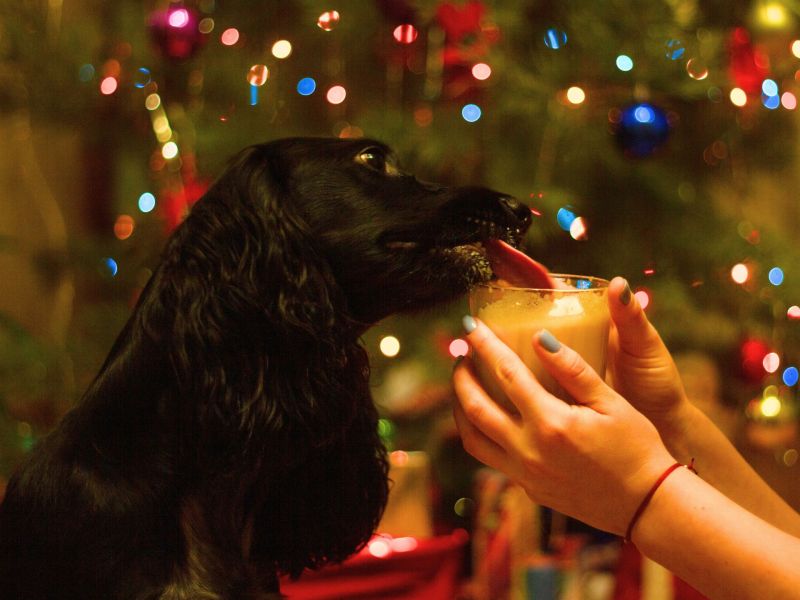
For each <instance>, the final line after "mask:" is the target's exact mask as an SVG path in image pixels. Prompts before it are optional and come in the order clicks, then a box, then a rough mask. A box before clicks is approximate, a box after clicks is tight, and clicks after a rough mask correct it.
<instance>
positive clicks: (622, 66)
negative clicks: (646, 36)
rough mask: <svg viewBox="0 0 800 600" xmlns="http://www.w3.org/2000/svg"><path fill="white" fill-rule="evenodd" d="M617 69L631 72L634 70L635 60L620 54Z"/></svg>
mask: <svg viewBox="0 0 800 600" xmlns="http://www.w3.org/2000/svg"><path fill="white" fill-rule="evenodd" d="M617 68H618V69H619V70H620V71H626V72H627V71H630V70H631V69H633V59H632V58H631V57H630V56H628V55H627V54H620V55H619V56H618V57H617Z"/></svg>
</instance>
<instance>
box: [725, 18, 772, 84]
mask: <svg viewBox="0 0 800 600" xmlns="http://www.w3.org/2000/svg"><path fill="white" fill-rule="evenodd" d="M728 52H729V54H730V66H729V73H730V76H731V79H732V80H733V83H734V85H735V86H736V87H739V88H741V89H743V90H744V91H745V92H746V93H747V94H748V95H760V94H761V84H762V82H763V81H764V80H765V79H766V78H767V77H769V57H768V56H767V55H766V53H765V52H764V51H763V50H761V49H760V48H758V47H757V46H754V45H753V43H752V41H751V39H750V34H749V33H747V30H746V29H745V28H744V27H737V28H736V29H734V30H733V32H732V33H731V36H730V38H729V40H728Z"/></svg>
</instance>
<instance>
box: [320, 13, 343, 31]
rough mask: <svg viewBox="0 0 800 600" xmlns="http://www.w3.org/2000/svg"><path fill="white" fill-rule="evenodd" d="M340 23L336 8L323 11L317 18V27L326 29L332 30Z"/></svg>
mask: <svg viewBox="0 0 800 600" xmlns="http://www.w3.org/2000/svg"><path fill="white" fill-rule="evenodd" d="M338 24H339V13H338V12H336V11H335V10H328V11H325V12H324V13H322V14H321V15H320V16H319V18H318V19H317V27H319V28H320V29H323V30H325V31H332V30H333V29H334V27H336V25H338Z"/></svg>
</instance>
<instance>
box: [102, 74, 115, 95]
mask: <svg viewBox="0 0 800 600" xmlns="http://www.w3.org/2000/svg"><path fill="white" fill-rule="evenodd" d="M118 85H119V84H118V82H117V80H116V79H114V78H113V77H104V78H103V81H101V82H100V93H101V94H103V95H105V96H110V95H111V94H113V93H114V92H116V91H117V86H118Z"/></svg>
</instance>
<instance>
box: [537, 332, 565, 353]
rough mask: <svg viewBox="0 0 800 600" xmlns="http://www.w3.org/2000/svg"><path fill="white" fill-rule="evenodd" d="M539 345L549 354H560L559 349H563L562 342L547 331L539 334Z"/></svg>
mask: <svg viewBox="0 0 800 600" xmlns="http://www.w3.org/2000/svg"><path fill="white" fill-rule="evenodd" d="M539 344H540V345H541V346H542V348H544V349H545V350H547V351H548V352H558V349H559V348H561V342H559V341H558V340H557V339H556V337H555V336H554V335H553V334H552V333H550V332H549V331H547V329H542V330H541V331H540V332H539Z"/></svg>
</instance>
